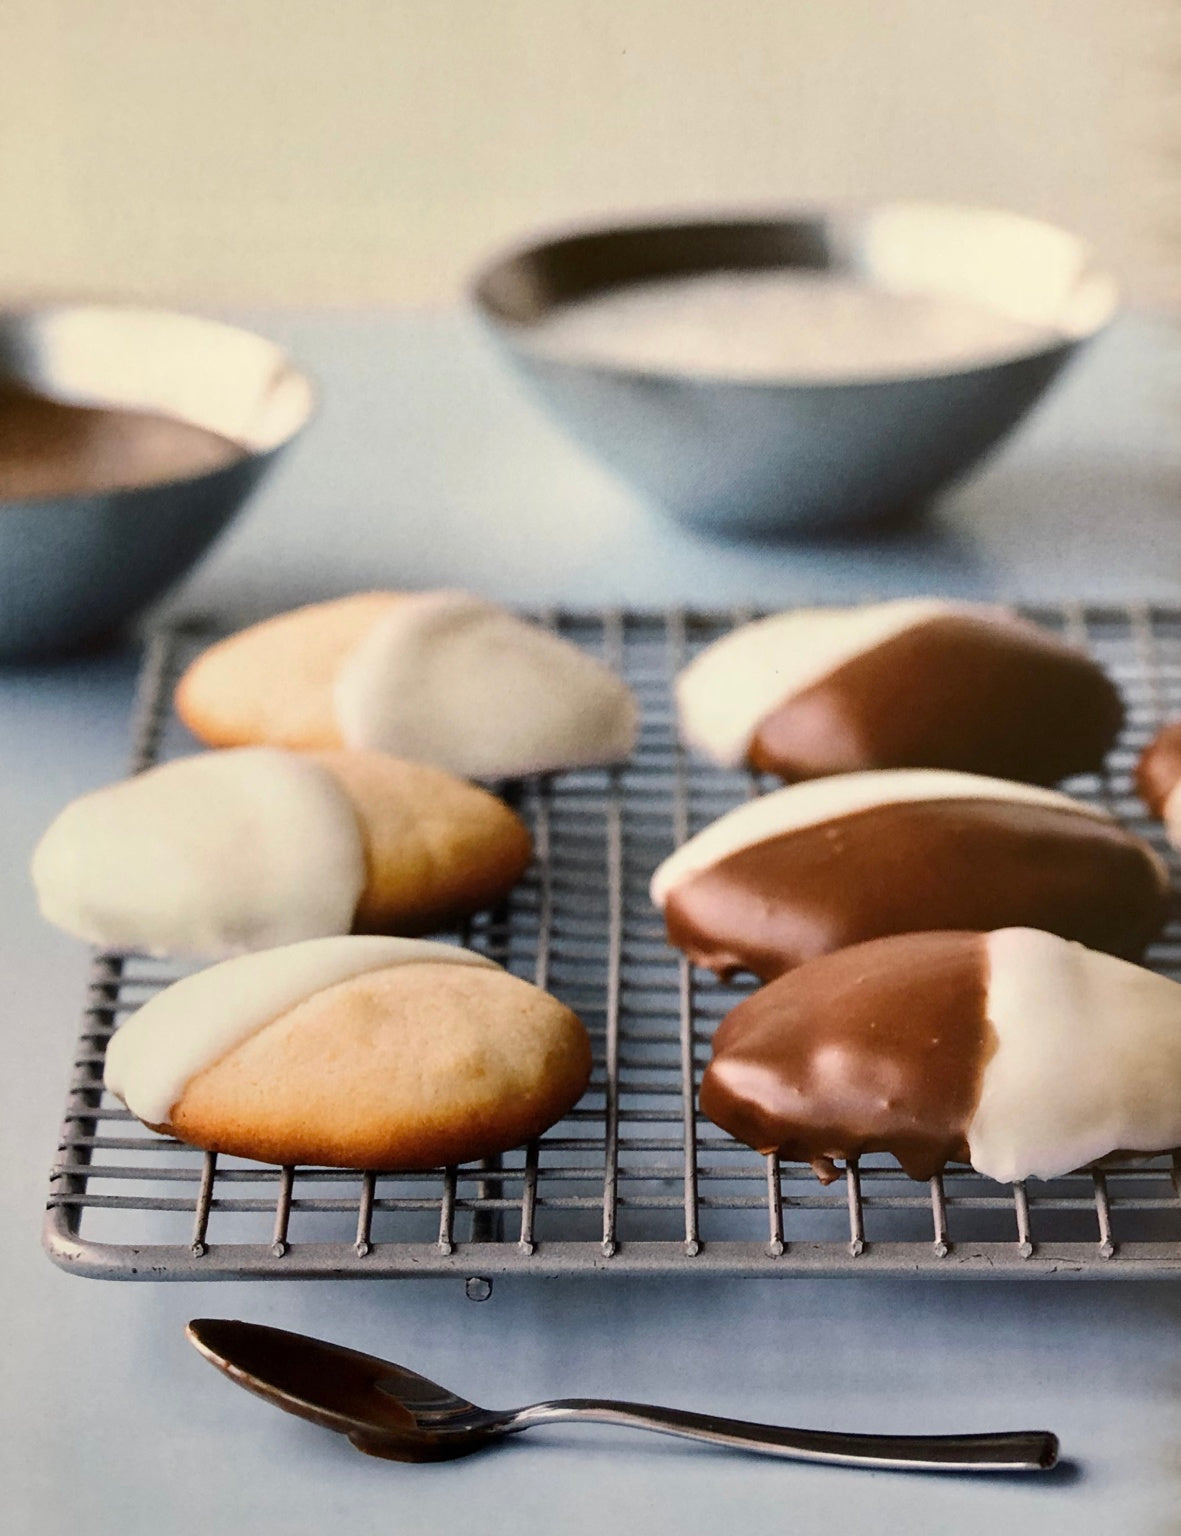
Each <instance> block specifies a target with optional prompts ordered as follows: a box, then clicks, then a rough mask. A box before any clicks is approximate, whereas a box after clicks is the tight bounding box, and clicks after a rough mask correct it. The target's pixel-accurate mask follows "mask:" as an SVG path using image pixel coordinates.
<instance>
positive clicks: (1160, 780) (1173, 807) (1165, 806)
mask: <svg viewBox="0 0 1181 1536" xmlns="http://www.w3.org/2000/svg"><path fill="white" fill-rule="evenodd" d="M1179 785H1181V720H1175V721H1174V722H1173V723H1172V724H1171V725H1166V726H1165V727H1164V729H1163V730H1161V731H1159V732H1158V733H1157V735H1156V736H1154V737H1153V739H1152V740H1151V741H1150V742H1149V743H1148V745H1147V746H1146V747H1145V749H1144V751H1143V753H1142V754H1141V756H1140V761H1139V763H1138V764H1137V765H1136V788H1137V789H1138V790H1139V791H1140V797H1141V799H1142V800H1143V801H1144V803H1145V805H1147V807H1148V809H1149V810H1150V811H1151V812H1152V814H1153V815H1154V816H1159V817H1160V819H1161V821H1163V822H1164V824H1165V832H1166V834H1167V836H1168V839H1169V841H1170V842H1171V843H1172V844H1173V846H1174V847H1175V848H1181V793H1179V792H1178V786H1179Z"/></svg>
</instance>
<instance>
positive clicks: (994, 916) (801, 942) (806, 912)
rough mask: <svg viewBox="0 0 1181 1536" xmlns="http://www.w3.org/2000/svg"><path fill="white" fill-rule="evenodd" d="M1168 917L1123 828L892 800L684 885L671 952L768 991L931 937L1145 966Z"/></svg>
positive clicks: (969, 804) (996, 803)
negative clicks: (1062, 942)
mask: <svg viewBox="0 0 1181 1536" xmlns="http://www.w3.org/2000/svg"><path fill="white" fill-rule="evenodd" d="M781 793H791V792H790V791H783V792H781ZM1165 913H1166V898H1165V893H1164V891H1163V890H1162V883H1161V876H1160V873H1159V870H1158V866H1157V864H1156V861H1155V860H1154V859H1153V857H1152V855H1151V854H1150V852H1149V850H1148V849H1147V848H1146V846H1145V845H1144V844H1143V843H1141V842H1140V840H1139V839H1138V838H1136V837H1134V836H1132V834H1131V833H1129V832H1127V831H1125V830H1124V828H1122V827H1120V826H1118V825H1117V824H1116V823H1115V822H1111V821H1106V820H1103V819H1101V818H1100V817H1098V816H1091V815H1088V814H1086V813H1085V812H1080V811H1073V810H1067V809H1059V808H1057V807H1056V806H1043V805H1031V804H1028V803H1025V802H1021V801H1006V800H999V799H979V800H975V799H973V800H969V799H962V798H959V799H947V800H927V801H895V802H887V803H886V804H883V805H879V806H875V807H873V808H871V809H869V810H864V811H857V812H853V813H851V814H849V815H846V816H839V817H835V818H834V819H832V820H830V821H824V822H819V823H816V824H814V825H811V826H805V827H801V828H798V829H796V830H794V831H790V832H787V833H784V834H783V835H781V836H778V837H774V836H773V837H768V838H766V839H764V840H763V841H762V842H759V843H754V844H752V845H750V846H748V847H746V848H742V849H739V850H738V851H737V852H736V853H733V854H730V855H729V856H728V857H726V858H724V859H721V860H719V861H718V862H717V863H716V864H714V865H712V866H710V867H708V868H706V869H703V870H700V871H698V872H697V873H696V874H693V875H690V876H688V877H687V878H686V879H684V880H683V881H681V882H680V883H679V884H677V885H674V886H673V887H672V889H671V890H670V891H669V893H668V897H667V900H666V903H665V909H664V916H665V924H666V926H667V929H668V936H669V940H670V942H671V943H673V944H675V945H676V946H677V947H678V948H679V949H683V950H684V951H685V952H686V953H687V954H688V955H689V956H690V957H691V958H692V959H693V960H694V961H695V963H697V964H698V965H703V966H708V967H709V968H710V969H711V970H715V971H717V972H719V973H720V974H722V975H728V974H730V973H732V972H734V971H737V970H747V971H753V972H754V974H755V975H756V976H759V977H761V978H762V979H763V980H764V981H769V980H770V979H771V978H773V977H775V976H778V975H780V974H781V973H782V972H784V971H786V970H789V969H791V968H792V967H793V966H796V965H800V964H802V963H803V962H804V961H806V960H810V959H813V958H815V957H816V956H818V955H823V954H828V953H829V952H830V951H832V950H835V949H842V948H844V947H845V946H847V945H850V944H857V943H860V942H861V941H863V940H866V939H873V938H878V937H882V936H884V935H887V934H894V933H914V932H920V931H923V930H927V929H946V928H965V929H968V928H970V929H980V930H987V929H992V928H1010V927H1030V928H1042V929H1045V930H1047V931H1049V932H1051V933H1056V934H1060V935H1062V937H1064V938H1068V939H1077V940H1079V941H1080V942H1082V943H1083V944H1086V945H1087V946H1088V947H1089V948H1091V949H1099V950H1103V951H1105V952H1107V953H1110V954H1114V955H1120V956H1123V957H1125V958H1129V959H1135V958H1138V957H1139V956H1140V954H1141V953H1142V952H1143V950H1144V948H1145V946H1146V945H1147V944H1148V943H1149V942H1150V940H1151V939H1153V938H1154V937H1155V936H1156V934H1157V933H1159V932H1160V929H1161V926H1162V925H1163V923H1164V920H1165Z"/></svg>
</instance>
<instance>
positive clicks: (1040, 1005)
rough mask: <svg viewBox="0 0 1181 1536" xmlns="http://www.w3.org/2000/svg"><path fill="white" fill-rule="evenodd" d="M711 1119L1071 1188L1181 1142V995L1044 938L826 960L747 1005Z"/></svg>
mask: <svg viewBox="0 0 1181 1536" xmlns="http://www.w3.org/2000/svg"><path fill="white" fill-rule="evenodd" d="M701 1108H702V1110H703V1111H704V1113H705V1114H707V1115H708V1116H709V1117H710V1119H711V1120H713V1121H715V1123H716V1124H718V1125H720V1126H721V1127H722V1128H723V1129H724V1130H727V1131H729V1132H730V1133H731V1134H732V1135H734V1136H736V1137H738V1138H739V1139H740V1140H743V1141H745V1142H747V1143H748V1144H749V1145H750V1146H752V1147H754V1148H756V1150H758V1151H760V1152H763V1153H778V1154H779V1155H780V1156H782V1157H787V1158H791V1159H795V1160H800V1161H805V1162H808V1163H811V1165H812V1167H813V1168H814V1169H815V1171H816V1173H817V1175H818V1176H819V1177H820V1178H821V1179H822V1180H824V1181H825V1182H828V1181H829V1180H831V1179H832V1178H833V1177H835V1175H836V1166H835V1165H836V1163H837V1162H838V1161H847V1160H849V1159H851V1158H857V1157H860V1156H862V1155H863V1154H865V1153H869V1152H888V1153H892V1154H893V1155H894V1156H895V1157H896V1158H897V1159H898V1161H899V1163H900V1164H901V1166H902V1168H903V1169H904V1171H905V1172H907V1173H908V1174H910V1175H911V1177H913V1178H920V1179H925V1178H930V1177H931V1176H932V1175H934V1174H935V1173H937V1172H938V1171H939V1170H940V1168H942V1167H943V1165H944V1164H945V1163H946V1162H949V1161H967V1162H970V1163H971V1164H972V1166H973V1167H974V1168H976V1169H978V1170H979V1171H980V1172H981V1173H984V1174H987V1175H988V1176H989V1177H990V1178H994V1179H998V1180H1007V1181H1012V1180H1018V1179H1026V1178H1033V1177H1036V1178H1056V1177H1058V1176H1059V1175H1060V1174H1063V1173H1066V1172H1069V1171H1070V1170H1071V1169H1073V1168H1082V1167H1085V1166H1087V1165H1088V1164H1089V1163H1093V1162H1094V1161H1096V1160H1097V1159H1099V1158H1103V1157H1106V1156H1109V1155H1110V1154H1111V1153H1113V1152H1116V1151H1120V1150H1122V1151H1125V1152H1158V1151H1164V1150H1167V1149H1169V1148H1171V1147H1174V1146H1176V1145H1177V1144H1178V1143H1179V1142H1181V986H1178V984H1177V983H1176V982H1174V981H1170V980H1169V979H1168V978H1167V977H1164V976H1159V975H1157V974H1155V973H1154V972H1152V971H1148V970H1144V969H1142V968H1141V967H1140V966H1136V965H1130V964H1128V962H1127V961H1125V960H1118V959H1115V958H1114V957H1113V956H1111V955H1103V954H1099V953H1097V952H1096V951H1094V950H1090V949H1086V948H1084V947H1083V946H1082V945H1081V944H1072V943H1069V942H1067V941H1066V940H1064V939H1060V938H1057V937H1055V936H1054V935H1052V934H1048V933H1042V932H1039V931H1036V930H1034V929H1029V928H1006V929H1001V930H998V931H996V932H993V933H988V934H979V933H915V934H903V935H898V936H894V937H892V938H887V939H875V940H873V941H871V942H870V943H868V944H859V945H856V946H854V947H853V948H851V949H844V950H840V951H838V952H837V953H836V954H832V955H825V956H824V957H823V958H821V959H819V960H813V961H811V962H810V963H809V964H807V965H805V966H801V967H800V969H799V970H797V971H793V972H791V973H790V974H789V975H786V976H781V977H780V978H779V979H778V980H777V981H774V982H772V983H771V984H770V985H769V986H766V987H764V988H762V989H761V990H760V991H759V992H756V993H755V994H754V995H753V996H752V997H749V998H747V999H746V1000H745V1001H744V1002H742V1003H740V1004H739V1006H738V1007H737V1008H735V1009H733V1010H732V1011H731V1012H730V1013H729V1014H728V1015H727V1017H726V1018H725V1019H724V1020H723V1021H722V1023H721V1025H720V1026H719V1028H718V1031H717V1033H716V1035H715V1037H714V1054H713V1060H712V1061H711V1063H710V1065H709V1067H708V1068H707V1069H706V1072H705V1076H704V1078H703V1081H702V1085H701Z"/></svg>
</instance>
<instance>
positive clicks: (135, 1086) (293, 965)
mask: <svg viewBox="0 0 1181 1536" xmlns="http://www.w3.org/2000/svg"><path fill="white" fill-rule="evenodd" d="M590 1065H591V1056H590V1045H589V1041H588V1039H587V1035H586V1031H585V1030H584V1029H583V1027H582V1024H581V1023H580V1022H579V1020H578V1019H577V1017H576V1016H575V1015H574V1014H573V1013H571V1012H570V1010H569V1009H568V1008H566V1007H564V1006H563V1005H562V1004H561V1003H559V1002H558V1001H557V999H556V998H553V997H550V996H549V994H548V993H545V992H542V991H540V990H539V989H538V988H537V987H533V986H530V985H529V984H528V983H527V982H524V981H520V980H518V979H517V978H516V977H514V976H510V975H509V974H508V973H507V972H506V971H503V970H502V969H501V968H500V967H499V966H497V965H494V964H493V963H492V962H491V961H489V960H487V959H485V958H484V957H482V956H479V955H475V954H473V953H471V952H470V951H467V950H462V949H456V948H454V947H452V946H450V945H444V944H432V943H428V942H426V941H424V940H413V939H383V938H364V937H361V938H357V937H349V938H335V939H315V940H311V941H308V942H306V943H303V944H297V945H289V946H286V947H284V948H280V949H274V950H266V951H263V952H261V953H259V954H253V955H245V956H241V957H239V958H237V959H234V960H228V961H225V962H223V963H222V964H221V965H217V966H213V967H211V968H210V969H209V970H205V971H200V972H198V973H197V974H196V975H193V976H189V977H186V978H185V979H184V980H183V981H179V982H176V983H175V984H174V985H173V986H171V987H169V988H168V989H167V990H166V991H164V992H162V993H160V994H159V995H158V996H157V997H155V998H153V999H152V1001H151V1002H149V1003H147V1004H146V1005H145V1006H144V1007H143V1008H141V1009H140V1010H139V1012H138V1013H136V1014H135V1015H134V1016H133V1017H132V1018H131V1019H129V1020H128V1022H127V1023H126V1024H124V1025H123V1026H122V1028H120V1029H119V1030H118V1031H117V1032H116V1034H115V1036H114V1037H113V1039H112V1040H111V1043H110V1045H109V1047H108V1050H107V1062H106V1072H105V1083H106V1086H107V1088H108V1089H109V1090H110V1091H111V1092H112V1093H114V1094H116V1095H117V1096H118V1097H119V1098H121V1099H122V1100H123V1102H124V1103H125V1104H126V1105H127V1107H128V1108H129V1109H130V1110H131V1111H132V1113H133V1114H135V1115H137V1116H138V1117H139V1118H140V1119H141V1120H143V1121H144V1122H145V1123H147V1124H148V1125H151V1126H152V1127H154V1128H155V1129H157V1130H164V1131H169V1132H171V1133H172V1134H174V1135H176V1136H177V1137H179V1138H180V1139H181V1140H182V1141H186V1142H189V1143H190V1144H192V1145H194V1146H199V1147H204V1148H206V1149H207V1150H210V1151H216V1152H227V1153H232V1154H234V1155H237V1156H241V1157H251V1158H256V1159H258V1160H259V1161H262V1162H275V1163H281V1164H285V1165H291V1164H295V1163H313V1164H326V1165H330V1166H340V1167H356V1168H430V1167H437V1166H442V1165H446V1164H452V1163H459V1162H468V1161H471V1160H473V1159H475V1158H480V1157H486V1156H490V1155H491V1154H493V1153H494V1152H500V1151H504V1150H506V1149H507V1148H508V1147H512V1146H516V1145H518V1144H520V1143H521V1142H524V1141H527V1140H529V1139H531V1138H532V1137H534V1136H537V1135H540V1134H541V1132H542V1131H544V1130H545V1129H546V1128H547V1127H548V1126H550V1125H552V1124H553V1123H554V1121H556V1120H558V1119H560V1118H561V1116H562V1115H563V1114H564V1113H565V1112H566V1110H567V1109H569V1108H570V1107H571V1105H573V1104H574V1103H575V1102H576V1101H577V1099H578V1098H579V1097H580V1096H581V1094H582V1092H583V1090H584V1089H585V1087H586V1083H587V1079H588V1077H589V1073H590Z"/></svg>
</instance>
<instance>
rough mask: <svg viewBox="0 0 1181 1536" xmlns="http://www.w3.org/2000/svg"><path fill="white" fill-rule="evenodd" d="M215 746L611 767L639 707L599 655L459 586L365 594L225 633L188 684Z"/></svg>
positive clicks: (478, 768)
mask: <svg viewBox="0 0 1181 1536" xmlns="http://www.w3.org/2000/svg"><path fill="white" fill-rule="evenodd" d="M176 707H177V710H178V712H179V714H180V716H181V718H182V719H183V720H184V721H185V723H186V724H187V725H188V726H189V728H190V729H191V730H192V731H193V732H194V733H195V734H196V735H197V736H198V737H199V738H200V739H201V740H202V741H205V742H207V743H208V744H209V745H210V746H222V747H225V746H249V745H252V744H270V745H275V746H286V747H302V748H316V747H341V746H344V747H357V748H369V749H374V750H377V751H381V752H388V753H392V754H393V755H394V756H396V757H402V758H410V759H412V760H414V761H416V762H423V763H433V764H434V765H435V766H436V767H439V768H446V769H449V770H450V771H451V772H452V773H458V774H460V775H462V776H463V777H464V778H477V779H501V778H517V777H520V776H521V775H524V774H530V773H549V772H558V771H561V770H563V769H568V768H582V767H589V766H592V765H595V764H602V763H612V762H616V761H619V760H621V759H623V758H625V757H627V756H628V754H629V753H630V752H631V749H632V747H633V745H634V744H635V737H636V729H637V718H638V717H637V709H636V703H635V700H634V698H633V697H632V694H631V692H630V690H629V689H628V688H627V686H626V684H625V683H624V682H623V681H622V679H621V678H619V677H617V676H616V675H615V674H614V673H613V672H612V671H611V670H610V669H609V668H608V667H606V666H604V665H603V664H602V662H600V661H597V660H596V659H595V658H594V657H592V656H590V655H588V654H587V653H586V652H585V651H583V650H580V649H579V647H578V646H576V645H572V644H571V643H570V642H569V641H567V640H563V639H562V638H560V637H559V636H557V635H554V634H551V633H550V632H549V631H548V630H544V629H541V628H539V627H538V626H537V625H535V624H529V623H526V622H525V621H524V620H523V619H519V618H517V617H516V616H515V615H513V614H511V613H508V612H506V610H505V609H503V608H499V607H497V606H496V604H495V603H489V602H485V601H484V600H483V599H481V598H477V597H472V596H471V595H470V594H468V593H464V592H415V593H409V592H404V593H399V592H365V593H359V594H357V595H356V596H354V597H347V598H342V599H340V600H338V601H335V602H328V603H316V604H313V605H312V606H311V607H307V608H299V609H296V610H295V611H294V612H292V613H284V614H280V615H279V616H278V617H276V618H273V619H268V620H267V621H266V622H265V623H262V624H256V625H254V626H253V627H252V628H250V629H246V630H243V631H241V632H240V633H239V634H236V635H231V636H230V637H229V638H228V639H226V640H223V641H221V642H219V643H218V644H217V645H214V646H212V647H211V648H210V649H209V650H207V651H206V652H204V654H203V655H201V656H199V657H198V658H197V660H196V661H195V662H193V664H192V665H191V666H190V667H189V668H188V670H187V671H186V672H185V673H184V675H183V677H182V678H181V680H180V683H179V685H178V687H177V691H176Z"/></svg>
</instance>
